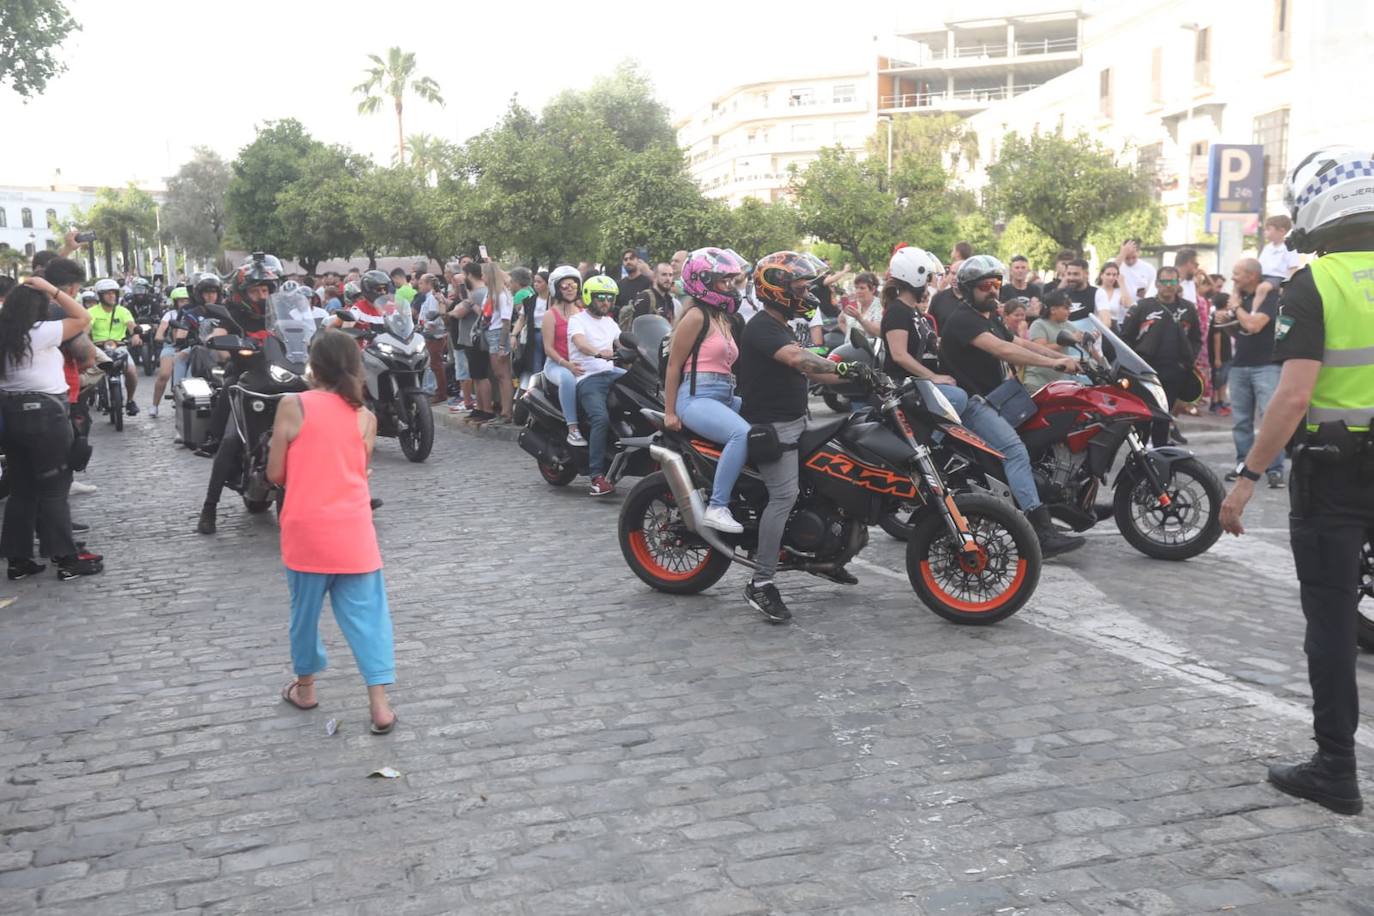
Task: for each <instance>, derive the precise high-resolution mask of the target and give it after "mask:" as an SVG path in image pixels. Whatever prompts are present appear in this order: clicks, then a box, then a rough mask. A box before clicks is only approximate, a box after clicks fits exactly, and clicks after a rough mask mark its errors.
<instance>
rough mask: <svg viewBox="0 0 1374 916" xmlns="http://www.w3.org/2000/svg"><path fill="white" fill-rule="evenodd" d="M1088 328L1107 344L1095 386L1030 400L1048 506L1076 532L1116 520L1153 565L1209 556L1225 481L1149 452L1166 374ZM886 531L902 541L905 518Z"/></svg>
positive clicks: (1029, 432)
mask: <svg viewBox="0 0 1374 916" xmlns="http://www.w3.org/2000/svg"><path fill="white" fill-rule="evenodd" d="M1085 320H1086V321H1088V322H1090V328H1091V331H1090V333H1092V334H1093V335H1094V336H1095V337H1096V338H1097V341H1096V344H1100V346H1098V345H1093V346H1089V347H1088V348H1087V349H1086V350H1084V351H1082V352H1083V353H1084V359H1083V360H1082V361H1081V362H1082V365H1083V371H1084V375H1085V376H1086V378H1087V381H1088V384H1082V383H1081V382H1078V381H1071V380H1061V381H1055V382H1051V383H1050V384H1048V385H1046V386H1044V387H1043V388H1041V389H1040V390H1039V391H1037V392H1035V394H1034V395H1032V400H1034V401H1035V406H1036V407H1037V408H1038V410H1037V411H1036V413H1035V414H1034V415H1033V416H1032V417H1030V418H1029V419H1028V420H1026V421H1025V422H1024V423H1022V424H1021V425H1020V426H1019V427H1018V428H1017V432H1018V433H1019V434H1020V436H1021V441H1022V442H1024V443H1025V445H1026V451H1028V452H1029V453H1030V459H1031V465H1032V471H1033V473H1034V475H1035V486H1036V490H1037V491H1038V492H1039V495H1040V499H1041V501H1042V502H1043V503H1044V504H1045V506H1046V507H1047V508H1048V509H1049V510H1050V515H1051V516H1052V517H1053V518H1054V519H1055V520H1056V521H1058V522H1060V523H1062V524H1065V525H1067V526H1068V527H1070V528H1072V529H1073V530H1074V531H1086V530H1087V529H1089V528H1091V527H1093V525H1095V524H1097V522H1098V521H1099V520H1100V519H1102V518H1104V517H1105V516H1107V515H1110V516H1111V517H1113V518H1115V520H1116V526H1117V529H1118V530H1119V531H1120V532H1121V534H1122V536H1123V537H1124V538H1125V539H1126V541H1127V543H1129V544H1130V545H1131V546H1132V547H1134V548H1135V549H1136V550H1139V551H1140V552H1141V553H1143V554H1145V555H1146V556H1148V557H1153V558H1155V559H1159V560H1186V559H1188V558H1190V557H1195V556H1197V555H1198V554H1201V553H1204V552H1205V551H1207V550H1208V549H1209V548H1210V547H1211V546H1212V545H1213V544H1215V543H1216V541H1217V538H1219V537H1220V536H1221V503H1222V500H1223V499H1224V497H1225V494H1224V493H1223V492H1222V487H1221V482H1220V481H1219V480H1217V477H1216V475H1215V474H1213V473H1212V471H1211V469H1210V468H1208V467H1207V466H1206V465H1205V464H1203V463H1202V462H1201V461H1199V460H1198V459H1197V458H1195V457H1194V456H1193V453H1192V452H1191V451H1189V450H1187V449H1183V448H1178V447H1177V446H1163V447H1160V448H1147V447H1146V446H1145V444H1144V441H1143V440H1142V439H1141V430H1142V429H1144V428H1145V427H1146V426H1147V425H1148V424H1149V423H1150V422H1151V421H1153V420H1156V419H1164V418H1167V417H1168V416H1169V413H1168V411H1169V408H1170V406H1172V405H1170V404H1169V403H1168V398H1167V397H1166V396H1165V394H1164V388H1163V386H1162V385H1160V383H1159V376H1158V375H1157V374H1156V373H1155V371H1154V369H1153V368H1151V367H1150V365H1149V363H1147V362H1145V360H1143V359H1141V358H1140V356H1139V355H1137V354H1136V352H1135V351H1134V350H1132V349H1131V348H1130V347H1129V346H1127V345H1126V343H1125V342H1124V341H1122V340H1121V338H1119V337H1117V336H1116V335H1115V334H1114V333H1112V330H1111V329H1110V328H1108V327H1107V326H1106V325H1105V324H1103V323H1102V322H1101V321H1099V320H1098V318H1097V316H1095V315H1094V316H1092V317H1091V318H1089V319H1085ZM1059 343H1060V344H1061V345H1070V344H1073V343H1074V341H1073V340H1072V339H1069V338H1065V339H1064V340H1061V341H1059ZM1123 447H1124V448H1125V455H1124V457H1123V459H1122V462H1121V468H1120V470H1119V471H1117V474H1116V477H1115V478H1113V479H1112V481H1111V487H1112V491H1113V495H1112V503H1111V507H1110V511H1105V507H1104V511H1099V509H1098V506H1097V496H1098V491H1099V489H1100V487H1101V486H1102V485H1103V484H1106V483H1107V482H1108V477H1109V475H1110V473H1111V470H1112V467H1113V466H1114V465H1115V464H1116V461H1117V458H1118V456H1119V454H1120V453H1121V451H1122V449H1123ZM984 474H985V475H986V477H984V476H983V475H984ZM1005 474H1006V472H1005V470H1003V469H1002V467H1001V466H1000V464H996V463H992V462H988V461H986V460H980V462H979V464H978V465H977V467H975V468H973V472H972V473H971V474H970V475H968V479H969V480H972V481H974V482H976V483H977V484H978V485H980V486H987V485H988V484H989V482H991V483H993V484H994V486H993V489H1000V486H1001V482H1002V481H1004V480H1005V479H1006V478H1005ZM883 527H884V529H885V530H887V531H889V533H891V534H893V535H894V536H897V537H901V535H902V534H903V533H904V530H905V529H906V528H907V527H909V526H906V525H904V523H903V520H902V519H901V518H900V516H898V517H897V518H895V519H893V518H889V519H887V520H886V523H885V524H884V526H883Z"/></svg>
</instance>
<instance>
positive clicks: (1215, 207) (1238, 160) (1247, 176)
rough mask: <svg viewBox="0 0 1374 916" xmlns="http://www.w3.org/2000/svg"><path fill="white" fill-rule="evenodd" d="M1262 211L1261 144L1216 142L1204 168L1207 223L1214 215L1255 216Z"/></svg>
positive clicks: (1209, 222)
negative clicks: (1205, 172) (1205, 173)
mask: <svg viewBox="0 0 1374 916" xmlns="http://www.w3.org/2000/svg"><path fill="white" fill-rule="evenodd" d="M1263 212H1264V147H1263V146H1260V145H1259V144H1217V145H1214V146H1213V147H1212V149H1211V157H1210V163H1209V165H1208V169H1207V225H1208V226H1211V225H1212V217H1213V216H1214V215H1215V216H1257V215H1259V214H1261V213H1263Z"/></svg>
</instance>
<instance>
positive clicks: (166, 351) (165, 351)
mask: <svg viewBox="0 0 1374 916" xmlns="http://www.w3.org/2000/svg"><path fill="white" fill-rule="evenodd" d="M176 355H177V348H176V346H175V345H174V344H169V343H165V344H163V345H162V352H161V353H159V354H158V355H157V358H158V359H166V358H167V357H169V356H176Z"/></svg>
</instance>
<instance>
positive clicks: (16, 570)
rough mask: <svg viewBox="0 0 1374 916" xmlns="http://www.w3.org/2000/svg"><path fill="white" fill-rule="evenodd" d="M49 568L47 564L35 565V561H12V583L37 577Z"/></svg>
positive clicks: (10, 573)
mask: <svg viewBox="0 0 1374 916" xmlns="http://www.w3.org/2000/svg"><path fill="white" fill-rule="evenodd" d="M47 568H48V565H47V564H46V563H35V562H34V561H33V560H10V569H9V575H10V581H11V582H18V581H19V580H20V579H27V578H28V577H29V576H36V575H38V574H39V573H41V572H42V571H43V570H45V569H47Z"/></svg>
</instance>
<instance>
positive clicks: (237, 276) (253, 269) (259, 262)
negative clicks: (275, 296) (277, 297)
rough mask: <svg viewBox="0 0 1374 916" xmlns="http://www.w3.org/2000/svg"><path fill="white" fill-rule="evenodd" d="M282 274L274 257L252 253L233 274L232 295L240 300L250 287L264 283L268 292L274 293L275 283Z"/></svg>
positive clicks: (279, 265) (280, 267)
mask: <svg viewBox="0 0 1374 916" xmlns="http://www.w3.org/2000/svg"><path fill="white" fill-rule="evenodd" d="M283 273H284V271H283V270H282V266H281V261H278V260H277V259H276V257H275V256H273V255H270V254H263V253H262V252H260V251H257V252H254V253H253V255H252V256H251V257H250V258H249V259H248V260H246V261H244V262H243V263H242V264H240V265H239V269H238V270H237V271H235V273H234V295H236V296H238V297H240V298H242V297H243V296H244V295H245V294H247V292H248V290H249V288H250V287H253V286H258V285H260V284H264V283H265V284H266V285H267V288H268V289H269V290H271V291H272V292H276V290H277V282H278V281H279V280H281V278H282V274H283Z"/></svg>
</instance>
